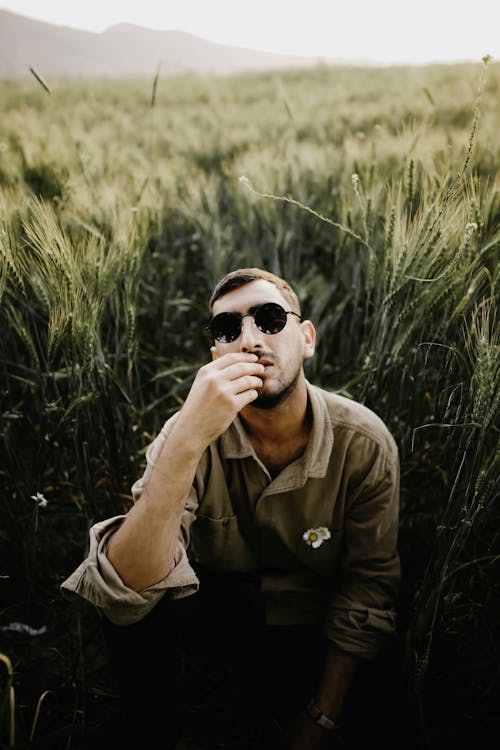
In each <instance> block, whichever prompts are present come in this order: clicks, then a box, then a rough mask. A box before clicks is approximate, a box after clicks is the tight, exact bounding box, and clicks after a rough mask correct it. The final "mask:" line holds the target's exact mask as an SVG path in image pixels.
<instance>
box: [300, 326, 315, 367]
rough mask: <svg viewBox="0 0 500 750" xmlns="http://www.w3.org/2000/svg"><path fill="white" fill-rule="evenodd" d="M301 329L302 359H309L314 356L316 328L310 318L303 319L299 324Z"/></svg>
mask: <svg viewBox="0 0 500 750" xmlns="http://www.w3.org/2000/svg"><path fill="white" fill-rule="evenodd" d="M300 327H301V329H302V339H303V348H302V352H303V356H304V359H310V358H311V357H312V356H314V348H315V345H316V329H315V327H314V326H313V324H312V323H311V321H310V320H303V321H302V323H301V324H300Z"/></svg>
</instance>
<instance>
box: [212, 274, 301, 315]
mask: <svg viewBox="0 0 500 750" xmlns="http://www.w3.org/2000/svg"><path fill="white" fill-rule="evenodd" d="M257 279H264V281H269V282H271V284H274V286H275V287H277V288H278V289H279V290H280V292H281V293H282V295H283V297H284V298H285V299H286V301H287V302H288V303H289V304H290V307H291V309H292V310H293V312H296V313H299V314H300V302H299V298H298V297H297V294H296V293H295V292H294V290H293V289H292V287H291V286H290V284H289V283H288V281H285V280H284V279H282V278H280V277H279V276H275V274H274V273H271V272H270V271H264V270H263V269H262V268H238V269H237V270H236V271H231V272H230V273H227V274H226V275H225V276H224V278H222V279H221V280H220V281H218V282H217V284H216V286H215V289H214V290H213V292H212V296H211V297H210V301H209V303H208V310H209V313H210V315H211V314H212V307H213V304H214V302H215V301H216V300H218V299H219V298H220V297H223V296H224V295H225V294H228V292H232V291H233V289H238V288H239V287H240V286H245V284H249V283H250V282H251V281H256V280H257Z"/></svg>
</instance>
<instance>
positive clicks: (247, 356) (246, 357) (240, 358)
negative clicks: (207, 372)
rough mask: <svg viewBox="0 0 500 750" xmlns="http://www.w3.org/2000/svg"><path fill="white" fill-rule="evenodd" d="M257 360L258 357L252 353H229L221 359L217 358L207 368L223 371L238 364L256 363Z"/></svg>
mask: <svg viewBox="0 0 500 750" xmlns="http://www.w3.org/2000/svg"><path fill="white" fill-rule="evenodd" d="M258 359H259V357H258V355H257V354H253V352H231V353H230V354H223V355H222V357H217V359H214V360H213V361H212V362H210V364H209V365H207V366H208V367H214V368H215V369H216V370H223V369H224V368H226V367H229V366H230V365H233V364H238V363H239V362H240V363H241V362H257V360H258Z"/></svg>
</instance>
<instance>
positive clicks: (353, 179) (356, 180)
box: [351, 172, 359, 190]
mask: <svg viewBox="0 0 500 750" xmlns="http://www.w3.org/2000/svg"><path fill="white" fill-rule="evenodd" d="M351 182H352V186H353V188H354V190H357V189H358V187H359V174H356V172H354V174H353V175H352V177H351Z"/></svg>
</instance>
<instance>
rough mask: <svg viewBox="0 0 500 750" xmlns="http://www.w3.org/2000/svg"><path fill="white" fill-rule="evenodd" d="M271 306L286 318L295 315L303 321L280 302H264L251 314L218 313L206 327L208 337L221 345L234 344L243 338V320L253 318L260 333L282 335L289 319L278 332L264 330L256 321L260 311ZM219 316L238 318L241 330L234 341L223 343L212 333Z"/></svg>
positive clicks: (296, 314)
mask: <svg viewBox="0 0 500 750" xmlns="http://www.w3.org/2000/svg"><path fill="white" fill-rule="evenodd" d="M269 305H272V306H273V307H279V309H280V311H282V312H283V313H284V315H285V316H287V315H295V316H296V317H297V318H298V319H299V321H301V320H302V318H301V316H300V315H299V313H296V312H294V311H293V310H285V308H284V307H283V306H282V305H280V304H279V303H278V302H264V303H263V304H262V305H257V306H256V307H255V308H253V312H249V313H244V314H243V313H239V312H230V311H228V312H222V313H218V314H217V315H214V317H213V318H212V320H211V321H210V323H209V324H208V325H207V326H206V327H205V333H207V335H208V336H209V338H210V339H212V341H219V343H221V344H232V343H233V341H236V339H238V338H239V337H240V336H241V331H242V328H243V318H253V322H254V323H255V325H256V326H257V328H258V329H259V331H261V332H262V333H264V334H265V335H266V336H275V335H276V334H277V333H280V332H281V331H283V329H284V328H285V327H286V324H287V322H288V318H287V319H286V320H285V323H284V325H283V327H282V328H280V329H279V330H278V331H265V330H263V329H262V328H261V327H260V326H259V324H258V323H257V322H256V320H255V317H256V315H258V313H259V311H260V310H262V308H263V307H267V306H269ZM219 315H232V316H234V317H235V318H237V319H238V320H239V323H240V328H239V331H238V335H237V336H235V337H234V338H232V339H230V340H228V341H221V339H219V338H217V337H216V336H214V334H213V333H212V324H213V322H214V320H216V319H217V318H218V317H219Z"/></svg>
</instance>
